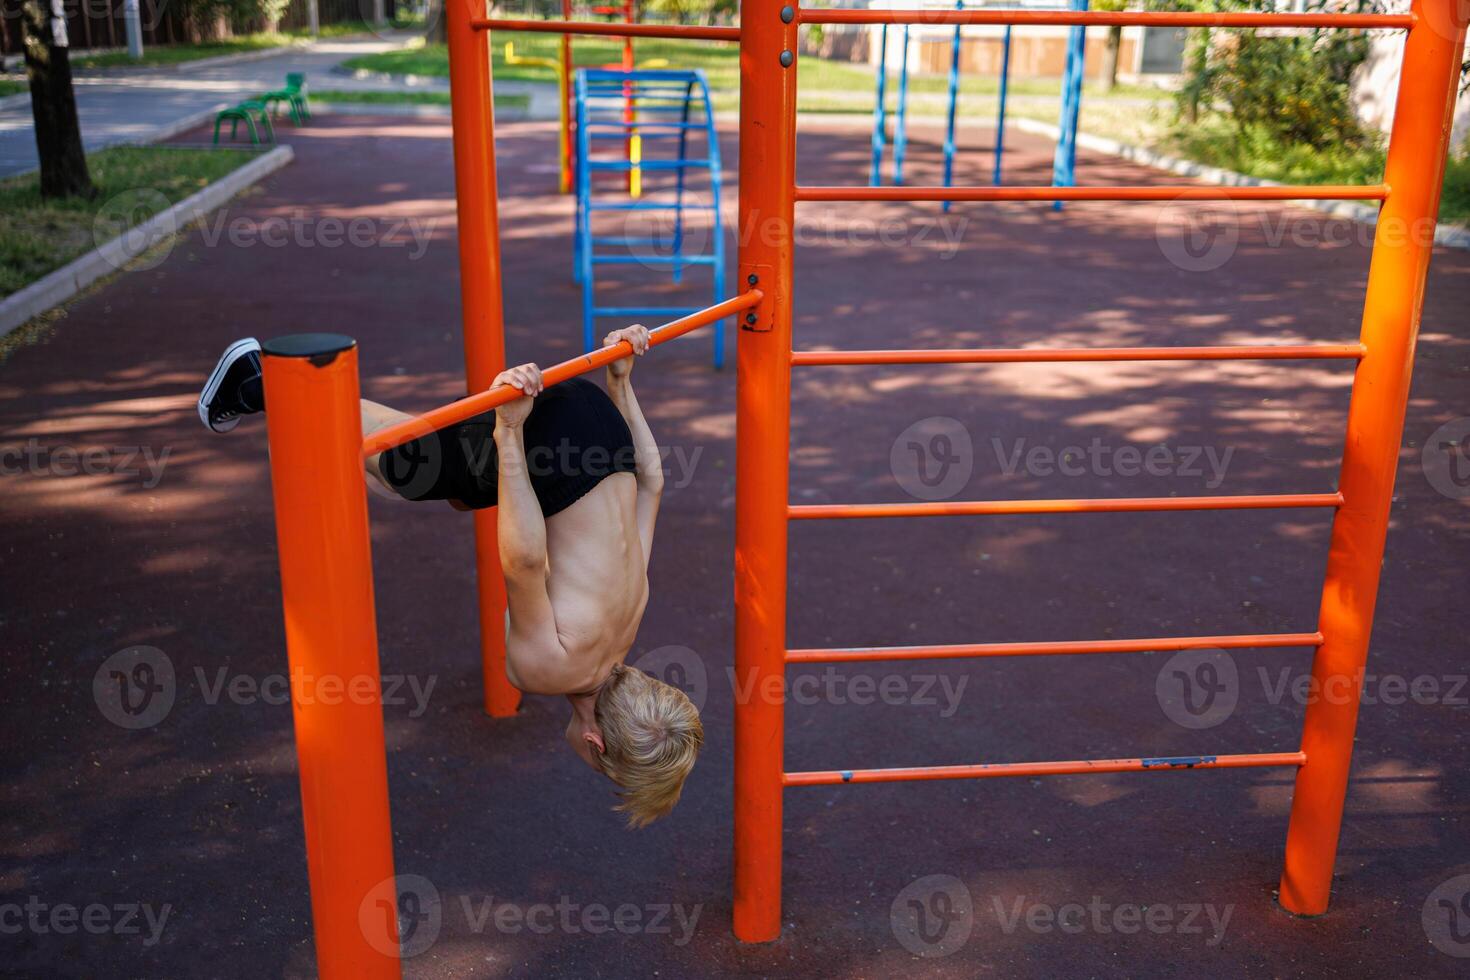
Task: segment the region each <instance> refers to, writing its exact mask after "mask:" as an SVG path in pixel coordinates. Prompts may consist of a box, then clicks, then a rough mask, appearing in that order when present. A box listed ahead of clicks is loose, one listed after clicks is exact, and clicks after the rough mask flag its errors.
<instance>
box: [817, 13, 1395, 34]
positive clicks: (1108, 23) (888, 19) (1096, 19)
mask: <svg viewBox="0 0 1470 980" xmlns="http://www.w3.org/2000/svg"><path fill="white" fill-rule="evenodd" d="M801 22H802V23H803V24H1018V25H1028V24H1029V25H1057V24H1062V25H1072V24H1082V25H1086V26H1092V27H1118V26H1122V27H1133V26H1142V27H1263V28H1265V27H1277V28H1279V27H1326V28H1344V29H1366V28H1397V29H1400V30H1408V29H1409V28H1411V27H1413V26H1414V16H1413V15H1412V14H1308V13H1300V14H1254V13H1205V12H1195V11H1168V12H1165V11H1144V10H1117V11H1113V10H1089V11H1075V10H815V9H813V10H803V11H802V12H801Z"/></svg>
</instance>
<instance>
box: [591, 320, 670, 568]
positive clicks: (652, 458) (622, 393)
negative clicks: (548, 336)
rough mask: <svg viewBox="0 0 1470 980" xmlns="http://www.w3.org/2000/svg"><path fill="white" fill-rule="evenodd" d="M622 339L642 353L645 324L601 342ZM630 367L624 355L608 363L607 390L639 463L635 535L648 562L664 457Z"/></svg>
mask: <svg viewBox="0 0 1470 980" xmlns="http://www.w3.org/2000/svg"><path fill="white" fill-rule="evenodd" d="M621 340H626V341H628V342H629V343H630V344H632V345H633V350H634V352H635V353H636V354H638V355H640V356H641V355H642V354H644V353H646V352H647V350H648V328H646V327H644V326H642V325H641V324H635V325H634V326H631V327H627V328H625V329H623V330H615V331H613V332H612V333H610V334H608V335H607V338H606V339H605V340H604V341H603V346H608V345H610V344H616V343H617V342H619V341H621ZM632 371H633V360H632V358H623V359H622V360H620V361H613V362H612V363H611V364H609V365H608V366H607V393H608V396H609V397H610V398H612V401H613V404H614V405H616V406H617V407H618V411H619V412H621V413H622V416H623V421H625V422H627V423H628V431H629V432H630V433H632V436H633V453H634V458H635V459H636V460H637V463H638V537H639V539H640V540H641V541H642V542H643V561H644V564H647V563H648V556H649V555H650V554H651V553H652V551H653V526H654V524H655V523H656V522H657V521H658V505H659V501H660V500H661V499H662V497H663V492H664V470H663V457H662V455H661V454H660V452H659V448H658V441H657V440H656V439H654V438H653V430H652V429H650V428H649V427H648V420H647V419H645V418H644V417H643V409H642V408H640V407H639V405H638V396H637V395H635V394H634V393H633V380H632Z"/></svg>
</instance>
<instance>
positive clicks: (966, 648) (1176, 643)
mask: <svg viewBox="0 0 1470 980" xmlns="http://www.w3.org/2000/svg"><path fill="white" fill-rule="evenodd" d="M1321 642H1322V634H1321V633H1255V634H1251V633H1242V634H1237V635H1230V636H1161V637H1155V638H1154V639H1148V640H1068V641H1063V642H1039V643H956V644H948V645H943V646H906V647H839V648H828V649H820V648H818V649H806V650H787V651H786V662H787V663H789V664H821V663H867V662H871V661H883V660H953V659H956V658H960V657H1031V656H1050V655H1068V654H1085V653H1155V652H1163V651H1165V650H1209V649H1215V650H1266V649H1272V648H1277V647H1315V646H1316V645H1317V644H1319V643H1321Z"/></svg>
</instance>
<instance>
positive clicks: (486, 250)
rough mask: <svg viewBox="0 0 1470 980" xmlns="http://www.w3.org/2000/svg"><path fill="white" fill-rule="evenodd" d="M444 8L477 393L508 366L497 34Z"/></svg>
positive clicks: (504, 705) (488, 707)
mask: <svg viewBox="0 0 1470 980" xmlns="http://www.w3.org/2000/svg"><path fill="white" fill-rule="evenodd" d="M444 11H445V17H447V18H448V22H447V25H446V26H447V30H448V35H449V100H450V113H451V116H452V118H453V121H454V192H455V198H456V201H457V205H458V215H459V293H460V301H461V303H462V305H463V316H464V366H465V380H466V382H467V383H468V386H469V390H470V391H483V390H484V389H486V388H488V387H490V382H492V381H494V380H495V376H496V375H497V374H499V373H500V372H501V371H503V370H504V369H505V337H504V330H505V322H504V314H503V312H502V308H501V295H500V217H499V214H498V212H497V209H496V204H495V118H494V113H493V109H492V106H493V105H494V102H493V98H492V93H491V88H490V32H489V31H477V30H475V29H474V28H472V27H471V26H470V20H471V18H474V17H484V16H485V2H484V0H449V2H448V3H446V4H445V7H444ZM474 520H475V565H476V568H477V569H478V572H479V575H478V579H479V587H480V658H481V661H482V663H483V667H484V685H485V711H486V713H487V714H489V715H491V716H492V717H495V718H504V717H507V716H510V715H513V714H515V711H516V707H517V706H518V705H519V704H520V702H521V694H520V692H519V691H517V690H516V689H515V688H514V687H512V686H511V684H510V681H509V680H507V679H506V676H505V580H504V579H503V578H502V577H501V574H500V545H499V541H498V539H497V537H496V532H495V510H494V508H487V509H485V510H477V511H475V517H474Z"/></svg>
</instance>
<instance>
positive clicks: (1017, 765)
mask: <svg viewBox="0 0 1470 980" xmlns="http://www.w3.org/2000/svg"><path fill="white" fill-rule="evenodd" d="M1306 761H1307V756H1306V753H1305V752H1259V753H1254V754H1249V755H1172V756H1159V757H1156V758H1145V759H1078V760H1075V761H1068V762H998V763H981V764H979V765H973V766H912V767H908V768H902V769H829V770H826V771H815V772H788V773H785V774H784V775H783V776H782V779H781V782H782V783H783V784H784V785H786V786H832V785H836V784H839V783H900V782H912V781H914V780H921V779H989V778H992V777H996V776H1072V775H1078V774H1080V773H1088V772H1178V771H1179V770H1181V769H1245V768H1250V767H1255V766H1301V765H1305V764H1306Z"/></svg>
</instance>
